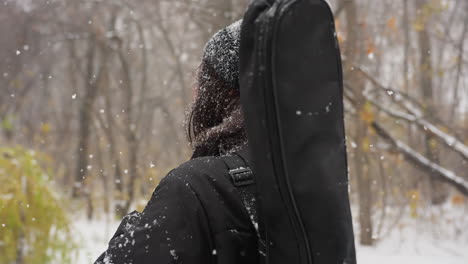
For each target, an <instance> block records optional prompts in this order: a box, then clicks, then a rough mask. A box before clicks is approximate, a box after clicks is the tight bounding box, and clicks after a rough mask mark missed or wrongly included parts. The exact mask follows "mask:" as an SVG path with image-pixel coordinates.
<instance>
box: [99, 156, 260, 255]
mask: <svg viewBox="0 0 468 264" xmlns="http://www.w3.org/2000/svg"><path fill="white" fill-rule="evenodd" d="M243 157H244V158H246V159H248V157H246V155H243ZM244 160H245V159H244ZM245 161H247V162H248V160H245ZM230 179H231V178H230V177H229V174H228V166H227V165H226V163H225V160H224V159H223V158H221V157H202V158H196V159H193V160H191V161H188V162H186V163H184V164H182V165H181V166H180V167H178V168H176V169H174V170H172V171H171V172H170V173H169V174H168V175H167V176H166V177H165V178H164V179H163V180H162V181H161V183H160V184H159V186H158V187H157V188H156V190H155V191H154V193H153V195H152V197H151V199H150V201H149V202H148V204H147V205H146V208H145V209H144V211H143V212H142V213H138V212H133V213H131V214H129V215H127V216H126V217H125V218H124V219H123V221H122V223H121V224H120V226H119V228H118V230H117V232H116V233H115V235H114V236H113V237H112V239H111V241H110V242H109V247H108V249H107V250H106V251H105V252H104V253H103V254H102V255H101V256H100V257H99V258H98V259H97V260H96V262H95V264H104V263H106V264H107V263H112V264H130V263H133V264H147V263H148V264H150V263H151V264H166V263H181V264H182V263H184V264H185V263H201V264H210V263H213V264H214V263H217V264H230V263H243V264H250V263H252V264H253V263H259V251H258V249H257V248H258V247H257V235H256V230H255V227H254V225H253V223H252V221H251V220H250V218H249V214H248V212H247V210H246V207H245V206H244V204H243V201H242V199H241V196H240V195H239V192H238V189H237V188H236V187H235V186H234V185H233V183H232V181H231V180H230Z"/></svg>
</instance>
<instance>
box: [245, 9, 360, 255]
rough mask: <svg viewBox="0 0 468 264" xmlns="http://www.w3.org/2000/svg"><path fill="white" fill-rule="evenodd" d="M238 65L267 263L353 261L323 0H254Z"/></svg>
mask: <svg viewBox="0 0 468 264" xmlns="http://www.w3.org/2000/svg"><path fill="white" fill-rule="evenodd" d="M239 67H240V68H239V69H240V89H241V103H242V107H243V110H244V115H245V119H246V129H247V134H248V139H249V145H250V152H251V156H252V161H253V164H252V167H253V168H252V169H253V171H254V174H255V177H256V182H257V192H258V194H257V195H258V198H259V202H258V205H259V212H260V213H259V218H260V223H261V226H260V235H261V237H262V238H263V240H265V241H266V257H265V258H264V262H265V263H269V264H312V263H313V264H344V263H346V264H351V263H356V257H355V249H354V236H353V228H352V219H351V212H350V205H349V197H348V179H347V161H346V147H345V133H344V121H343V80H342V68H341V58H340V51H339V47H338V41H337V38H336V32H335V26H334V19H333V14H332V12H331V9H330V7H329V6H328V4H327V3H326V2H325V1H323V0H276V1H268V0H254V1H252V3H251V4H250V6H249V8H248V10H247V12H246V14H245V17H244V20H243V22H242V28H241V43H240V65H239Z"/></svg>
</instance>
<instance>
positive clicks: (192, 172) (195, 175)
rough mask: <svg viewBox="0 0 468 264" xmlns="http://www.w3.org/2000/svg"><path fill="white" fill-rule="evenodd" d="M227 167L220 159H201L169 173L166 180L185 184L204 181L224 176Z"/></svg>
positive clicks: (193, 160)
mask: <svg viewBox="0 0 468 264" xmlns="http://www.w3.org/2000/svg"><path fill="white" fill-rule="evenodd" d="M226 172H227V167H226V165H225V163H224V162H223V160H222V158H220V157H212V156H210V157H200V158H195V159H192V160H189V161H187V162H185V163H182V164H181V165H179V166H178V167H177V168H175V169H173V170H172V171H170V172H169V173H168V175H167V176H166V177H165V178H177V179H179V180H183V181H184V182H189V183H192V182H194V181H204V180H206V179H209V178H213V177H219V176H223V177H224V174H225V173H226Z"/></svg>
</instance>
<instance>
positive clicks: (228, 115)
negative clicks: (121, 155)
mask: <svg viewBox="0 0 468 264" xmlns="http://www.w3.org/2000/svg"><path fill="white" fill-rule="evenodd" d="M240 24H241V23H240V21H238V22H236V23H234V24H232V25H231V26H229V27H227V28H225V29H223V30H221V31H219V32H218V33H216V34H215V35H214V36H213V37H212V38H211V39H210V40H209V41H208V43H207V44H206V46H205V50H204V55H203V58H202V62H201V65H200V68H199V71H198V80H197V89H196V91H195V93H196V95H195V98H196V99H195V102H194V104H193V106H192V110H191V112H190V114H189V117H188V126H187V127H188V137H189V141H190V143H191V145H192V146H193V148H194V154H193V157H192V159H191V160H190V161H188V162H187V163H184V164H182V165H181V166H180V167H178V168H176V169H174V170H172V171H171V172H170V173H169V174H168V175H167V176H166V177H165V178H164V179H163V180H162V181H161V183H160V184H159V186H158V187H157V188H156V190H155V191H154V193H153V195H152V197H151V199H150V201H149V202H148V204H147V206H146V208H145V209H144V211H143V212H142V213H138V212H133V213H131V214H129V215H128V216H126V217H125V218H124V219H123V221H122V223H121V224H120V226H119V228H118V230H117V232H116V233H115V235H114V236H113V238H112V239H111V241H110V242H109V248H108V249H107V251H106V252H104V253H103V254H102V255H101V256H100V257H99V258H98V260H97V261H96V263H98V264H99V263H113V264H120V263H122V264H123V263H134V264H145V263H158V264H164V263H203V264H205V263H245V264H249V263H258V261H259V250H258V246H257V232H256V227H257V226H256V224H254V223H255V214H254V205H250V204H249V202H251V201H253V200H254V199H252V198H253V197H251V196H249V193H248V191H247V190H246V189H245V188H243V189H240V188H238V187H236V186H235V185H234V184H233V182H232V178H231V176H233V177H234V176H235V174H233V173H232V172H237V171H239V170H237V169H239V168H242V169H241V170H240V171H241V172H242V173H243V174H244V175H243V176H246V175H247V176H248V177H247V180H248V181H247V182H245V183H246V184H247V185H248V184H249V183H252V181H251V173H250V172H249V170H248V169H247V170H246V169H245V168H247V167H248V163H249V157H248V153H247V152H248V151H247V138H246V133H245V131H244V128H243V116H242V111H241V107H240V98H239V83H238V82H239V81H238V78H239V71H238V53H239V33H240ZM245 179H246V178H245V177H243V178H242V180H245ZM246 184H242V185H246ZM246 197H249V198H248V199H247V200H248V201H247V200H246ZM246 205H247V206H246ZM252 220H253V221H252Z"/></svg>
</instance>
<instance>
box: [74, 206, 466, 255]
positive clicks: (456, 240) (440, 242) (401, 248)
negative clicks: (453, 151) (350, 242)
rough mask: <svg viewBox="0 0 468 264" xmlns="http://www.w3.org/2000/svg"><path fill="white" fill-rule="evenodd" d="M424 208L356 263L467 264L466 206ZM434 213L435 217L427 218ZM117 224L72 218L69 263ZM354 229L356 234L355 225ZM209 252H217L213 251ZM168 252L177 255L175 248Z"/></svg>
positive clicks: (98, 245) (362, 251)
mask: <svg viewBox="0 0 468 264" xmlns="http://www.w3.org/2000/svg"><path fill="white" fill-rule="evenodd" d="M427 211H428V209H425V210H424V211H423V210H421V212H423V213H421V215H420V216H419V217H420V218H419V219H413V218H411V217H409V216H408V217H404V218H402V220H401V221H400V223H399V225H398V226H397V227H395V228H394V230H393V231H392V232H391V233H390V234H389V235H388V236H387V237H385V238H383V239H382V240H380V241H379V242H378V243H377V245H376V246H374V247H365V246H360V245H358V244H357V258H358V264H376V263H377V264H395V263H397V264H467V263H468V230H467V229H466V228H465V227H467V226H468V207H467V205H464V206H458V207H457V206H452V205H444V206H443V207H440V208H439V207H438V208H432V209H431V210H429V211H430V213H427ZM424 212H425V213H424ZM423 214H425V215H423ZM434 215H436V216H437V220H433V221H432V222H431V221H430V220H428V219H430V218H431V217H433V216H434ZM355 224H356V222H355ZM118 225H119V221H117V220H109V218H107V219H102V220H95V221H88V220H85V219H82V218H81V219H80V218H76V220H75V222H74V223H73V226H72V227H73V233H74V234H76V235H75V236H76V237H77V242H78V243H79V244H80V247H79V249H78V250H77V252H76V255H75V258H74V259H75V260H76V261H72V263H76V264H89V263H93V262H94V260H95V259H96V258H97V257H98V256H99V255H100V254H101V253H102V252H104V250H105V249H106V248H107V242H108V241H109V239H110V238H111V236H112V235H113V234H114V232H115V230H116V229H117V227H118ZM355 230H356V234H357V233H358V232H357V227H356V228H355ZM356 238H358V236H357V235H356ZM212 253H213V254H218V253H219V252H217V251H216V250H213V252H212ZM171 255H172V256H173V257H174V258H176V257H177V254H176V252H175V251H174V252H171Z"/></svg>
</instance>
